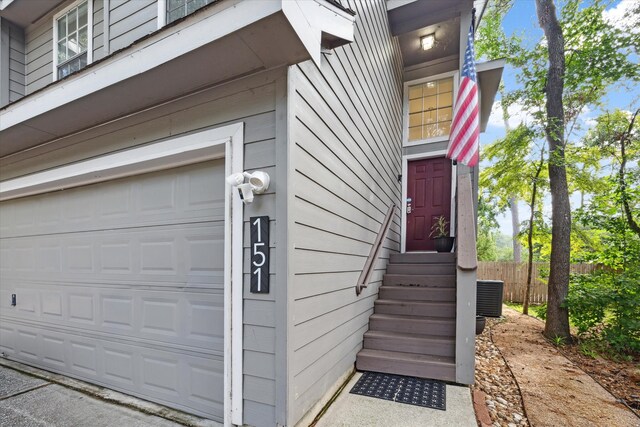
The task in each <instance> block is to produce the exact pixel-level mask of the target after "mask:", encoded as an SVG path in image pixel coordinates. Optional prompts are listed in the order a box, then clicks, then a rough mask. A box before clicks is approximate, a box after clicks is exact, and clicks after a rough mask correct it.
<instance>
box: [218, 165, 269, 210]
mask: <svg viewBox="0 0 640 427" xmlns="http://www.w3.org/2000/svg"><path fill="white" fill-rule="evenodd" d="M245 179H246V180H248V181H249V182H246V183H245V182H244V181H245ZM270 180H271V179H270V178H269V174H268V173H266V172H262V171H256V172H253V173H249V172H242V173H240V172H238V173H233V174H231V175H229V176H228V177H227V183H228V184H229V185H231V186H232V187H235V188H237V189H238V192H239V193H240V198H241V199H242V201H243V202H244V203H245V204H246V203H251V202H253V195H254V194H262V193H264V192H265V191H267V189H268V188H269V182H270Z"/></svg>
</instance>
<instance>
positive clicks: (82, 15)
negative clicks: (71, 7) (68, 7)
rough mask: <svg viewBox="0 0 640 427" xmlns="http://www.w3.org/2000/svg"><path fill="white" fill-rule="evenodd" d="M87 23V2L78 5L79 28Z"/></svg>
mask: <svg viewBox="0 0 640 427" xmlns="http://www.w3.org/2000/svg"><path fill="white" fill-rule="evenodd" d="M85 25H87V4H86V3H83V4H82V5H80V6H79V7H78V28H82V27H84V26H85Z"/></svg>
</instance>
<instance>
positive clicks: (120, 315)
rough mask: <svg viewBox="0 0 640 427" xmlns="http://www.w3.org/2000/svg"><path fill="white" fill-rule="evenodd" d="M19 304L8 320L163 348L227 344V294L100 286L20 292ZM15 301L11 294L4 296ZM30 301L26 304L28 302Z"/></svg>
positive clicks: (31, 289) (37, 288)
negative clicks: (168, 346)
mask: <svg viewBox="0 0 640 427" xmlns="http://www.w3.org/2000/svg"><path fill="white" fill-rule="evenodd" d="M16 292H19V296H20V304H18V306H17V307H15V308H14V309H12V310H10V311H7V313H6V314H5V317H6V318H7V319H13V320H22V321H29V322H38V324H42V325H43V326H44V325H51V326H55V327H58V328H64V329H65V330H69V331H71V332H73V330H74V329H77V330H82V331H84V332H85V333H90V332H91V331H93V332H101V333H103V335H104V339H109V335H112V336H113V337H116V336H117V337H120V338H127V337H128V338H130V339H147V340H150V341H153V342H158V343H162V344H163V345H176V346H189V347H193V348H198V349H202V350H217V349H221V348H222V346H223V345H224V295H223V294H222V293H202V292H184V291H166V292H161V291H149V290H142V291H139V290H131V289H128V290H124V289H123V290H112V289H108V288H95V287H84V288H77V287H60V288H59V290H55V291H52V290H49V289H47V288H46V287H44V288H43V287H28V288H20V289H19V291H16ZM3 293H4V294H5V295H7V297H8V298H9V299H10V293H9V292H6V293H5V292H4V291H3ZM23 298H25V299H26V302H25V301H23Z"/></svg>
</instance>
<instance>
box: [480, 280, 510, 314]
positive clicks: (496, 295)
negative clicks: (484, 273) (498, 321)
mask: <svg viewBox="0 0 640 427" xmlns="http://www.w3.org/2000/svg"><path fill="white" fill-rule="evenodd" d="M477 283H478V286H477V291H476V315H477V316H485V317H500V316H502V293H503V291H504V282H503V281H502V280H478V282H477Z"/></svg>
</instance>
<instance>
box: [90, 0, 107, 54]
mask: <svg viewBox="0 0 640 427" xmlns="http://www.w3.org/2000/svg"><path fill="white" fill-rule="evenodd" d="M103 34H104V0H94V2H93V60H94V61H97V60H99V59H102V58H103V57H104V56H105V52H104V39H103Z"/></svg>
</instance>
